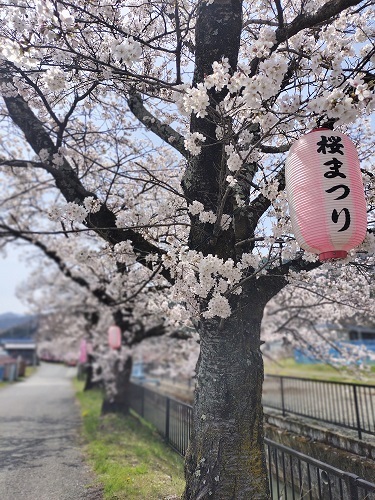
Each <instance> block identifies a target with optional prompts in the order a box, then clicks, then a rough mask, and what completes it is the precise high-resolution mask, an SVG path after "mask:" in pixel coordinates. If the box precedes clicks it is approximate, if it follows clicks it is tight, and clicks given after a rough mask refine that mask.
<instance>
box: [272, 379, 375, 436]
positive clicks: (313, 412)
mask: <svg viewBox="0 0 375 500" xmlns="http://www.w3.org/2000/svg"><path fill="white" fill-rule="evenodd" d="M263 405H264V406H268V407H269V408H275V409H277V410H280V411H282V413H283V415H285V414H286V413H294V414H295V415H300V416H303V417H308V418H313V419H316V420H320V421H322V422H328V423H330V424H334V425H338V426H341V427H346V428H348V429H354V430H356V431H357V432H358V437H359V438H360V439H362V433H367V434H375V385H364V384H347V383H343V382H328V381H325V380H312V379H305V378H298V377H284V376H279V375H266V376H265V379H264V384H263Z"/></svg>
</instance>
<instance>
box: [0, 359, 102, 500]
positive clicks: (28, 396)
mask: <svg viewBox="0 0 375 500" xmlns="http://www.w3.org/2000/svg"><path fill="white" fill-rule="evenodd" d="M74 375H75V369H74V368H68V367H65V366H62V365H56V364H42V365H41V366H40V368H39V369H38V371H37V373H36V374H34V375H33V376H31V377H30V378H28V379H26V380H25V381H23V382H18V383H14V384H12V385H10V386H9V387H5V388H2V389H0V500H81V499H85V500H99V499H101V498H102V495H101V493H100V491H99V490H98V488H97V487H95V484H94V483H95V479H94V476H93V474H92V472H91V471H90V469H89V467H88V466H87V465H86V464H85V463H84V459H83V453H82V448H81V446H80V443H79V439H78V429H79V426H80V423H81V420H80V411H79V408H78V405H77V404H76V403H75V401H74V391H73V388H72V385H71V379H72V377H73V376H74Z"/></svg>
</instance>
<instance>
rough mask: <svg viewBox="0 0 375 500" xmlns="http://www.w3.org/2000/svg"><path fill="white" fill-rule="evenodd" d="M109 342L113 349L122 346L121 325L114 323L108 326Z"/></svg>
mask: <svg viewBox="0 0 375 500" xmlns="http://www.w3.org/2000/svg"><path fill="white" fill-rule="evenodd" d="M108 344H109V347H110V348H111V349H120V348H121V329H120V327H119V326H116V325H112V326H110V327H109V328H108Z"/></svg>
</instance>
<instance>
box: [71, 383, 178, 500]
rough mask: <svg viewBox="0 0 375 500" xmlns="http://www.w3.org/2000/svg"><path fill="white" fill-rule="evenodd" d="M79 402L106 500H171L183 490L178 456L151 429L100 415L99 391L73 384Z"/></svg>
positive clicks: (139, 421)
mask: <svg viewBox="0 0 375 500" xmlns="http://www.w3.org/2000/svg"><path fill="white" fill-rule="evenodd" d="M74 385H75V388H76V396H77V399H78V401H79V403H80V405H81V412H82V418H83V429H82V433H83V437H84V440H85V443H86V449H87V455H88V460H89V462H90V463H91V465H92V467H93V469H94V471H95V473H96V475H97V477H98V481H99V482H100V483H101V484H102V485H103V491H104V498H105V499H106V500H125V499H127V500H130V499H134V500H136V499H138V500H167V499H169V500H172V499H178V498H180V497H181V495H182V492H183V489H184V479H183V459H182V458H181V457H180V456H179V455H177V453H174V452H173V451H172V450H171V449H170V448H169V447H168V446H166V445H165V443H164V442H163V441H162V439H161V437H160V436H159V434H158V433H157V432H156V430H155V429H154V428H153V427H152V426H150V425H149V424H148V423H146V422H145V421H143V420H142V419H140V418H138V417H137V416H135V414H132V415H129V416H121V415H106V416H104V417H101V415H100V409H101V403H102V394H101V392H100V391H99V390H91V391H87V392H83V383H82V382H79V381H75V382H74Z"/></svg>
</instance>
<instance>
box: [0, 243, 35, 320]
mask: <svg viewBox="0 0 375 500" xmlns="http://www.w3.org/2000/svg"><path fill="white" fill-rule="evenodd" d="M30 271H31V269H30V264H29V263H28V262H25V260H24V259H22V252H21V251H20V249H18V248H15V247H9V249H8V250H7V257H6V258H4V257H3V256H2V255H0V314H3V313H6V312H14V313H26V312H27V309H26V306H24V305H23V304H22V303H21V302H20V301H19V300H18V299H17V297H16V286H17V285H20V284H21V283H22V282H23V281H24V280H26V279H27V276H28V273H29V272H30Z"/></svg>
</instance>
